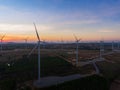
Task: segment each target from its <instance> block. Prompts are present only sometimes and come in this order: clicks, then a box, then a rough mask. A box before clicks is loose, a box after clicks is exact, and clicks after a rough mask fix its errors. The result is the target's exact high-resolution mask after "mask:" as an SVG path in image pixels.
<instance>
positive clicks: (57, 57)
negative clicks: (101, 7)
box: [0, 49, 120, 90]
mask: <svg viewBox="0 0 120 90" xmlns="http://www.w3.org/2000/svg"><path fill="white" fill-rule="evenodd" d="M29 52H30V50H15V51H5V52H3V53H0V88H1V90H10V88H12V89H11V90H16V88H21V87H23V86H26V84H25V85H24V83H26V82H29V81H30V82H32V81H34V80H36V79H37V72H38V70H37V65H38V64H37V51H36V50H35V51H34V52H33V54H31V55H30V57H29V58H27V57H26V56H27V55H28V53H29ZM96 57H99V51H98V50H79V61H88V60H93V59H94V58H96ZM75 58H76V56H75V50H73V49H71V50H67V49H66V50H59V49H42V50H41V77H46V76H66V75H71V74H77V73H78V74H82V75H86V74H94V73H95V68H94V67H93V65H92V64H88V65H85V66H82V67H76V66H74V63H75ZM104 58H106V59H107V60H109V61H112V62H115V63H111V62H106V61H103V62H97V66H98V67H99V69H100V72H101V74H102V77H104V78H106V79H107V80H108V81H109V80H110V81H111V80H114V79H116V78H117V79H118V78H120V72H119V71H120V61H119V60H120V53H117V54H111V55H105V56H104ZM8 64H9V65H8ZM75 82H79V83H80V82H81V80H77V81H72V82H69V83H65V84H62V88H64V87H63V86H65V87H66V88H73V87H74V86H75V85H74V84H75ZM86 82H87V81H86ZM73 83H74V84H73ZM69 84H70V85H71V84H73V86H71V87H68V85H69ZM6 85H7V86H8V87H6ZM77 85H78V86H79V84H77ZM60 87H61V85H60V86H58V87H56V86H55V87H51V88H55V90H57V89H58V88H60ZM79 88H80V87H79ZM60 89H61V88H60ZM60 89H59V90H60ZM23 90H24V89H23ZM25 90H26V89H25ZM28 90H29V89H28ZM43 90H44V89H43ZM71 90H72V89H71ZM83 90H84V89H83ZM85 90H88V89H85Z"/></svg>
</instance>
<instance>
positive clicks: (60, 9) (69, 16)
mask: <svg viewBox="0 0 120 90" xmlns="http://www.w3.org/2000/svg"><path fill="white" fill-rule="evenodd" d="M33 22H35V23H36V25H37V28H38V32H39V34H40V37H41V39H42V40H48V41H52V40H53V41H54V40H55V41H60V40H61V39H63V40H66V41H71V40H74V37H73V34H75V35H76V36H77V37H78V38H82V40H83V41H89V40H93V41H94V40H100V39H102V38H103V39H104V40H119V39H120V0H0V37H1V36H2V35H4V34H6V37H5V39H4V41H17V40H18V41H24V40H23V39H24V38H26V37H29V41H34V40H35V41H36V40H37V39H36V35H35V31H34V26H33Z"/></svg>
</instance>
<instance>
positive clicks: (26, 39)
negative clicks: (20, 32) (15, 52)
mask: <svg viewBox="0 0 120 90" xmlns="http://www.w3.org/2000/svg"><path fill="white" fill-rule="evenodd" d="M24 40H25V49H27V41H28V37H27V38H25V39H24Z"/></svg>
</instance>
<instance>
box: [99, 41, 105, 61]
mask: <svg viewBox="0 0 120 90" xmlns="http://www.w3.org/2000/svg"><path fill="white" fill-rule="evenodd" d="M103 53H104V41H100V60H101V59H102V55H103Z"/></svg>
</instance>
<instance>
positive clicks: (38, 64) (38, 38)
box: [33, 23, 40, 82]
mask: <svg viewBox="0 0 120 90" xmlns="http://www.w3.org/2000/svg"><path fill="white" fill-rule="evenodd" d="M33 24H34V27H35V32H36V35H37V39H38V82H40V37H39V34H38V31H37V28H36V25H35V23H33Z"/></svg>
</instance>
